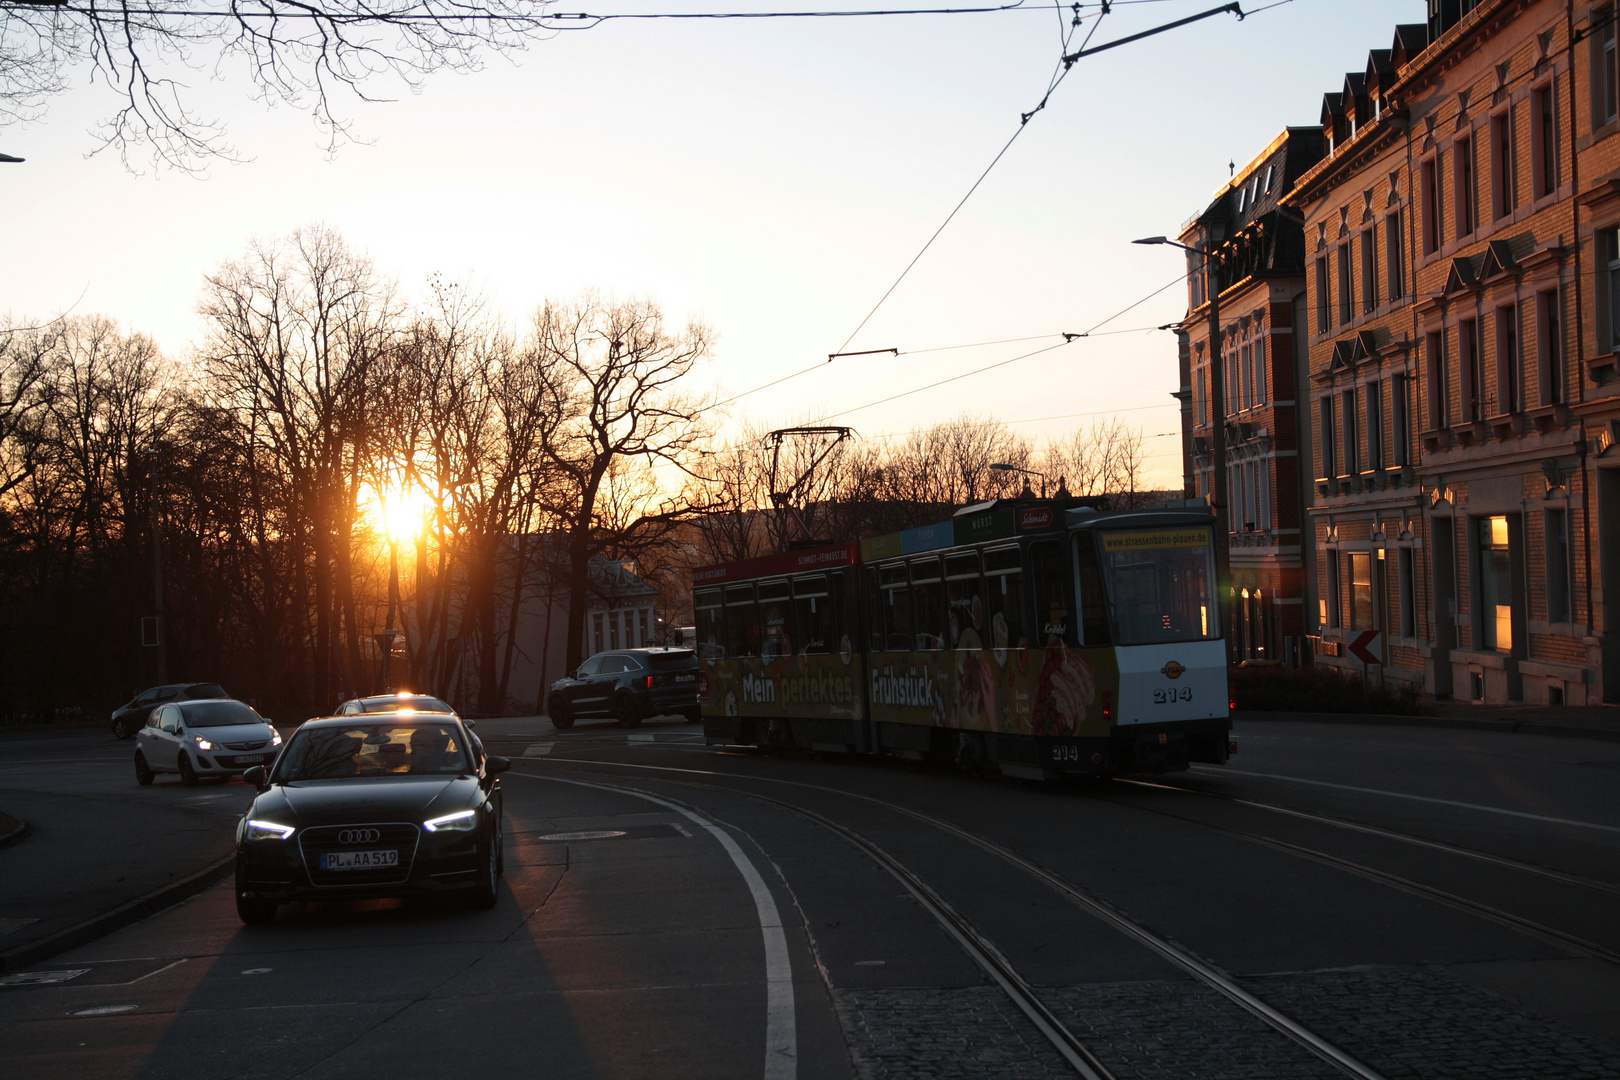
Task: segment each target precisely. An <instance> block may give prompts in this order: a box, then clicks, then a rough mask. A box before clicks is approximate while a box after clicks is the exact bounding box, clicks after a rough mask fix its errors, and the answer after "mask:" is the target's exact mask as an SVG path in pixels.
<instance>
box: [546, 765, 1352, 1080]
mask: <svg viewBox="0 0 1620 1080" xmlns="http://www.w3.org/2000/svg"><path fill="white" fill-rule="evenodd" d="M546 760H547V764H549V765H565V764H566V765H576V766H577V765H585V766H604V767H608V768H622V769H632V770H637V771H641V772H648V773H658V774H664V775H662V776H660V777H659V779H660V780H662V781H663V782H666V783H674V784H679V785H682V786H687V787H697V788H705V789H709V790H714V791H723V792H726V793H727V794H731V795H741V796H743V797H746V798H749V799H753V800H756V801H759V802H765V803H770V804H773V805H776V806H779V807H782V808H783V809H786V810H788V811H790V812H792V813H795V814H798V815H800V816H801V817H804V818H806V819H808V820H810V821H812V822H814V823H815V824H817V825H819V826H820V827H822V828H824V829H826V830H827V831H829V832H831V833H833V834H834V835H836V836H838V837H840V838H841V839H843V840H844V841H845V842H847V843H849V844H850V845H851V846H853V847H854V848H856V850H859V851H861V852H863V853H865V854H866V855H868V856H869V857H871V858H872V859H873V860H874V861H875V862H876V863H877V864H878V865H880V866H882V867H883V868H884V869H885V870H886V871H887V872H888V873H889V874H891V875H892V876H893V877H895V878H896V879H897V880H898V881H900V883H901V884H902V885H903V886H904V887H905V888H906V890H907V891H908V892H909V893H910V894H911V895H912V896H913V897H915V898H916V899H917V901H918V902H919V903H920V904H921V905H922V906H923V907H924V909H925V910H927V911H928V912H929V913H930V914H931V915H932V916H933V917H934V919H935V920H936V921H937V922H938V923H939V924H940V926H941V927H942V928H943V929H944V930H945V932H946V933H947V935H949V936H950V937H951V938H952V939H953V940H955V941H956V942H957V944H958V945H959V946H960V947H961V948H962V949H963V950H964V952H965V953H966V954H967V955H968V956H969V957H970V958H971V959H972V960H973V961H974V963H975V964H977V965H978V966H979V967H980V968H981V970H983V971H985V973H986V974H987V975H988V976H989V977H990V979H991V981H992V982H994V983H995V984H996V985H998V986H999V987H1001V989H1002V990H1003V991H1004V992H1005V993H1006V994H1007V995H1008V997H1009V998H1010V999H1011V1000H1012V1002H1013V1003H1014V1005H1016V1006H1017V1007H1018V1009H1019V1010H1020V1011H1021V1012H1023V1013H1024V1015H1025V1016H1027V1017H1028V1018H1029V1019H1030V1021H1031V1022H1032V1023H1033V1024H1034V1025H1035V1027H1036V1028H1037V1030H1039V1031H1040V1032H1041V1034H1042V1035H1043V1036H1044V1037H1045V1038H1046V1039H1047V1040H1048V1041H1049V1042H1050V1043H1051V1044H1052V1046H1053V1048H1054V1049H1055V1050H1056V1051H1057V1052H1058V1053H1059V1054H1060V1055H1061V1056H1062V1057H1063V1058H1064V1060H1065V1061H1067V1062H1068V1063H1069V1065H1070V1066H1071V1067H1072V1068H1073V1069H1074V1071H1075V1072H1076V1073H1077V1074H1078V1075H1080V1076H1082V1077H1085V1078H1087V1080H1111V1077H1112V1074H1111V1073H1110V1072H1109V1071H1108V1070H1107V1069H1106V1067H1105V1066H1104V1065H1103V1064H1102V1063H1101V1062H1100V1061H1099V1060H1098V1059H1097V1057H1096V1055H1095V1054H1094V1053H1093V1052H1092V1051H1091V1050H1090V1049H1088V1048H1087V1047H1086V1046H1085V1045H1084V1044H1083V1043H1082V1042H1081V1041H1080V1040H1079V1039H1078V1038H1076V1037H1075V1036H1074V1034H1073V1033H1072V1032H1070V1031H1069V1030H1068V1029H1067V1028H1065V1027H1064V1026H1063V1025H1062V1023H1061V1022H1060V1021H1058V1019H1057V1018H1056V1016H1055V1015H1053V1013H1052V1012H1051V1010H1050V1009H1048V1008H1047V1007H1046V1006H1045V1005H1044V1004H1043V1003H1042V1002H1041V1000H1040V998H1039V995H1038V994H1036V992H1035V991H1034V989H1033V988H1032V987H1031V986H1030V985H1029V984H1028V982H1027V981H1026V980H1024V979H1023V977H1022V976H1020V975H1019V974H1018V972H1017V971H1016V970H1015V969H1014V968H1013V966H1012V964H1011V963H1010V962H1009V961H1008V960H1007V959H1006V957H1005V956H1004V955H1003V954H1002V953H1001V951H1000V950H998V949H997V948H996V947H995V945H994V943H993V942H992V941H991V940H990V939H989V938H988V937H987V936H986V935H985V934H984V933H983V932H982V931H980V930H979V929H978V928H976V927H974V926H973V925H972V924H971V923H970V922H968V920H966V919H964V918H963V917H962V916H961V914H960V913H958V912H957V911H956V910H955V909H954V908H952V907H951V905H950V904H949V903H948V902H947V901H946V900H945V899H944V898H943V897H942V896H941V895H940V894H939V893H938V891H937V890H935V889H934V888H933V887H931V886H930V885H928V883H927V882H925V881H924V880H923V879H922V878H920V877H919V876H918V875H917V874H916V873H915V872H914V871H912V870H911V869H910V868H909V867H907V866H906V865H905V864H904V863H902V862H900V861H899V860H898V859H896V858H895V857H894V856H893V855H892V854H890V853H889V852H887V851H885V850H884V849H883V848H882V847H881V846H879V845H878V844H876V843H875V842H873V841H872V840H871V839H870V838H868V837H866V836H864V835H863V834H861V833H859V832H858V831H856V830H854V829H852V828H850V827H849V826H847V825H845V824H843V823H841V822H838V821H834V820H833V819H831V818H829V817H827V816H826V815H824V814H821V813H818V812H817V811H815V810H812V809H809V808H808V807H805V806H802V805H799V804H797V803H794V802H791V801H788V800H786V799H778V798H774V797H772V796H770V795H764V794H761V793H759V792H756V791H747V790H742V789H739V788H738V787H736V786H733V785H732V784H727V783H719V782H715V781H721V780H725V781H739V780H740V781H750V780H752V781H756V782H762V783H769V784H775V785H781V786H787V787H793V788H799V789H805V790H812V791H818V792H823V793H826V794H831V795H838V796H843V797H845V798H848V799H853V800H858V801H860V802H864V803H867V804H869V805H873V806H877V807H881V808H883V809H885V810H888V811H890V812H892V813H895V814H899V815H901V816H903V817H906V818H909V819H911V820H913V821H916V822H919V823H921V824H924V825H927V826H929V827H931V828H933V829H936V830H938V831H941V832H944V833H946V834H947V835H949V836H951V837H953V838H955V839H957V840H960V841H962V842H965V843H967V844H970V845H972V846H973V847H975V848H977V849H979V850H981V851H984V852H986V853H987V854H990V855H992V856H994V857H995V858H997V859H1000V860H1002V861H1003V862H1005V863H1007V864H1009V865H1010V866H1012V867H1014V868H1015V869H1017V870H1019V871H1021V872H1022V873H1024V874H1027V875H1028V876H1030V877H1032V878H1034V879H1035V880H1037V881H1039V882H1041V883H1042V884H1044V885H1046V886H1047V887H1049V888H1051V889H1053V890H1055V891H1056V892H1057V893H1058V894H1059V895H1061V896H1062V897H1064V898H1065V899H1066V900H1068V901H1069V902H1071V903H1073V904H1074V905H1075V906H1076V907H1078V908H1080V909H1081V910H1083V911H1085V912H1086V913H1087V914H1089V915H1091V916H1093V917H1095V918H1097V919H1099V920H1101V921H1102V922H1103V923H1104V924H1106V925H1108V926H1110V927H1112V928H1113V929H1115V930H1117V931H1119V932H1120V933H1122V934H1124V935H1125V936H1126V937H1128V938H1130V939H1132V940H1134V941H1135V942H1137V943H1138V944H1140V945H1142V946H1144V947H1145V948H1147V949H1148V950H1149V951H1151V952H1152V953H1154V954H1155V955H1157V956H1158V957H1159V958H1161V959H1163V960H1165V961H1167V962H1169V963H1170V964H1171V965H1172V966H1173V967H1176V968H1178V969H1180V970H1181V971H1182V972H1183V973H1185V974H1187V975H1189V976H1191V977H1192V978H1194V979H1195V980H1197V981H1198V982H1200V983H1202V984H1203V985H1205V986H1207V987H1209V988H1210V989H1212V990H1214V991H1215V992H1216V993H1218V994H1220V995H1221V996H1222V997H1224V998H1225V999H1227V1000H1228V1001H1230V1002H1232V1003H1233V1004H1235V1005H1236V1006H1238V1007H1239V1008H1241V1009H1243V1010H1244V1011H1245V1012H1247V1013H1249V1014H1251V1015H1253V1016H1254V1017H1256V1018H1258V1019H1259V1020H1260V1021H1262V1022H1263V1023H1264V1024H1266V1025H1267V1026H1269V1027H1270V1028H1272V1029H1273V1030H1275V1031H1277V1032H1278V1033H1280V1034H1282V1035H1283V1036H1285V1037H1287V1038H1288V1039H1290V1040H1291V1041H1293V1042H1294V1043H1296V1044H1297V1045H1299V1046H1301V1047H1303V1048H1304V1049H1305V1050H1307V1051H1308V1052H1309V1053H1311V1054H1312V1055H1314V1056H1316V1057H1317V1058H1319V1059H1321V1060H1323V1061H1325V1062H1327V1063H1328V1064H1330V1065H1332V1066H1333V1067H1334V1068H1336V1069H1338V1070H1339V1071H1340V1072H1342V1073H1343V1074H1345V1075H1346V1076H1350V1077H1354V1078H1356V1080H1384V1078H1383V1076H1382V1074H1380V1073H1379V1072H1378V1071H1377V1070H1375V1069H1373V1068H1372V1067H1371V1066H1369V1065H1367V1064H1366V1063H1364V1062H1362V1061H1360V1060H1359V1059H1357V1058H1356V1057H1355V1056H1354V1055H1352V1054H1350V1053H1348V1052H1347V1051H1345V1050H1343V1049H1341V1048H1340V1047H1338V1046H1336V1045H1334V1044H1333V1043H1332V1042H1330V1041H1329V1040H1327V1039H1325V1038H1323V1037H1322V1036H1320V1035H1318V1034H1317V1033H1316V1032H1314V1031H1312V1030H1310V1029H1309V1028H1307V1027H1306V1026H1304V1025H1303V1024H1300V1023H1298V1022H1297V1021H1295V1020H1293V1019H1292V1018H1290V1017H1288V1016H1286V1015H1285V1014H1283V1013H1282V1012H1281V1011H1279V1010H1277V1009H1275V1008H1273V1007H1272V1006H1271V1005H1269V1004H1267V1003H1266V1002H1265V1001H1263V1000H1261V999H1260V998H1258V997H1256V996H1255V995H1254V994H1251V993H1250V992H1249V991H1247V990H1245V989H1244V988H1243V987H1242V986H1240V985H1239V984H1238V983H1237V982H1236V981H1235V980H1233V979H1232V978H1231V977H1230V976H1228V975H1226V974H1225V973H1224V972H1222V971H1220V970H1219V969H1218V968H1216V967H1215V966H1214V965H1212V964H1209V963H1207V962H1205V961H1204V960H1202V959H1200V958H1199V957H1197V956H1195V955H1193V954H1192V953H1191V952H1190V951H1188V950H1186V949H1184V948H1182V947H1181V946H1179V945H1177V944H1175V943H1174V942H1172V941H1169V940H1167V939H1166V938H1164V937H1162V936H1160V935H1158V934H1155V933H1153V932H1152V931H1151V930H1149V929H1148V928H1147V927H1145V926H1143V925H1142V924H1140V923H1138V922H1136V921H1135V920H1133V919H1131V918H1130V917H1129V916H1127V915H1125V914H1124V913H1123V912H1121V911H1119V910H1118V909H1116V908H1115V907H1113V906H1112V905H1110V904H1109V903H1107V902H1106V901H1104V900H1101V899H1100V898H1098V897H1095V896H1093V895H1092V894H1091V893H1090V892H1088V891H1087V890H1085V889H1082V888H1080V887H1079V886H1077V885H1075V884H1074V883H1072V882H1069V881H1067V880H1065V879H1064V878H1062V877H1061V876H1059V875H1057V874H1054V873H1052V872H1051V871H1050V870H1047V869H1046V868H1045V867H1042V866H1040V865H1039V864H1037V863H1034V862H1032V861H1030V860H1029V859H1026V858H1024V857H1023V856H1021V855H1019V854H1018V853H1016V852H1014V851H1012V850H1011V849H1009V848H1007V847H1005V846H1003V845H1001V844H998V843H996V842H995V841H993V840H990V839H987V838H985V837H982V836H979V835H977V834H975V833H972V832H970V831H968V830H966V829H963V828H961V827H960V826H957V825H955V824H954V823H952V822H949V821H946V820H944V819H942V818H939V817H936V816H934V815H931V814H927V813H923V812H921V811H918V810H914V809H912V808H910V807H906V806H902V805H899V804H898V803H893V802H889V801H888V800H885V799H879V798H876V797H874V796H870V795H865V794H861V793H858V792H851V791H846V790H841V789H838V788H833V787H828V786H826V785H821V784H810V783H805V782H803V781H794V780H783V779H778V778H768V777H755V776H739V775H737V774H733V773H724V772H719V771H716V770H707V769H689V768H680V767H676V766H662V765H648V764H641V763H633V762H618V761H604V760H599V759H582V758H564V757H556V756H553V757H550V758H548V759H546ZM547 771H549V770H547ZM597 775H600V774H597ZM699 777H707V778H710V779H708V780H704V779H697V778H699Z"/></svg>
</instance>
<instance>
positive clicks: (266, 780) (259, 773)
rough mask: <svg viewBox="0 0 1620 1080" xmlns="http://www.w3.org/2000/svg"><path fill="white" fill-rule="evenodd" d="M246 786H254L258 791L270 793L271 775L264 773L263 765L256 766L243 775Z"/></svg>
mask: <svg viewBox="0 0 1620 1080" xmlns="http://www.w3.org/2000/svg"><path fill="white" fill-rule="evenodd" d="M242 782H243V783H244V784H252V785H253V787H254V790H256V791H268V790H269V788H270V774H269V773H267V772H265V771H264V766H263V765H255V766H253V768H251V769H248V770H247V771H246V772H244V773H243V774H242Z"/></svg>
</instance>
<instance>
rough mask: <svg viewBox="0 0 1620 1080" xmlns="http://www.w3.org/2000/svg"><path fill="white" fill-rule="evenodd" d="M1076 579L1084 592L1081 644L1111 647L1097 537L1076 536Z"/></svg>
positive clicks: (1081, 598) (1090, 534)
mask: <svg viewBox="0 0 1620 1080" xmlns="http://www.w3.org/2000/svg"><path fill="white" fill-rule="evenodd" d="M1074 566H1075V578H1076V582H1077V584H1078V585H1079V589H1078V591H1079V593H1080V617H1079V622H1080V644H1082V645H1088V646H1090V647H1092V648H1096V647H1098V646H1100V645H1107V644H1108V609H1107V606H1106V604H1105V602H1104V600H1103V587H1102V571H1101V570H1099V569H1098V567H1097V535H1096V534H1095V533H1089V532H1082V533H1076V534H1075V536H1074Z"/></svg>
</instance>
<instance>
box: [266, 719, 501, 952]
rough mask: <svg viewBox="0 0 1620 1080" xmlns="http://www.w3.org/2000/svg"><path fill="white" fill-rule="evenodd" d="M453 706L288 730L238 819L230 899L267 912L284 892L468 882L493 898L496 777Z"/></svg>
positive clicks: (346, 893)
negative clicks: (448, 711)
mask: <svg viewBox="0 0 1620 1080" xmlns="http://www.w3.org/2000/svg"><path fill="white" fill-rule="evenodd" d="M510 765H511V762H509V761H508V760H507V759H506V758H503V757H496V756H495V755H493V754H490V755H486V754H484V752H483V749H482V747H480V746H479V745H478V743H477V741H476V740H474V739H473V738H472V737H471V733H470V732H468V730H467V728H466V727H465V726H464V725H463V724H462V722H461V721H460V720H459V719H457V718H456V717H454V716H447V715H444V714H442V713H441V714H439V715H431V714H429V715H424V714H422V713H396V714H394V715H364V716H345V717H333V718H330V719H323V720H311V721H309V722H308V723H306V724H304V725H303V726H302V727H300V728H299V729H298V730H297V731H296V732H294V733H293V735H292V737H291V738H290V739H288V740H287V745H286V747H285V748H284V749H283V750H282V753H281V756H280V757H279V758H277V759H276V763H275V765H274V766H272V767H271V769H270V770H269V771H268V772H267V771H266V770H264V769H263V768H258V769H250V770H248V772H247V773H246V774H245V775H244V776H243V779H244V780H246V781H247V782H248V783H250V784H252V785H253V786H254V787H256V788H258V790H259V794H258V795H257V797H255V798H254V800H253V804H252V805H251V806H249V807H248V810H247V813H246V814H244V815H243V817H242V821H241V823H240V824H239V825H238V826H237V830H236V911H237V914H238V915H240V916H241V918H242V921H243V922H247V923H265V922H270V921H272V920H273V919H275V917H276V907H277V906H278V905H279V904H281V903H283V902H286V901H289V900H341V899H351V898H356V899H358V898H364V897H376V896H405V895H410V894H423V893H456V892H461V893H465V894H466V895H467V896H468V897H469V898H470V899H471V900H472V902H473V903H474V904H475V905H476V906H478V907H493V906H494V904H495V899H496V892H495V890H496V879H497V878H499V877H500V876H501V873H502V872H503V870H504V869H505V866H504V860H503V859H502V856H501V839H502V835H503V829H502V822H501V789H500V781H499V780H498V779H496V774H497V773H501V772H505V771H506V769H507V768H509V767H510Z"/></svg>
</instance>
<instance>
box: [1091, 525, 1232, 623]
mask: <svg viewBox="0 0 1620 1080" xmlns="http://www.w3.org/2000/svg"><path fill="white" fill-rule="evenodd" d="M1211 539H1212V534H1211V532H1210V529H1209V527H1208V526H1207V525H1197V526H1189V527H1185V528H1179V529H1151V530H1146V531H1141V532H1107V533H1103V534H1102V570H1103V582H1104V584H1105V585H1106V586H1107V588H1108V597H1109V600H1110V602H1111V603H1112V605H1113V616H1114V640H1115V642H1116V643H1118V644H1120V645H1145V644H1149V643H1152V642H1156V641H1199V640H1202V639H1205V638H1218V637H1220V636H1221V630H1220V626H1219V624H1218V620H1217V618H1216V614H1217V612H1216V606H1215V604H1214V603H1213V602H1212V597H1213V595H1214V590H1213V589H1212V587H1211V584H1210V583H1211V582H1212V581H1213V580H1214V578H1215V571H1214V563H1213V561H1212V560H1213V558H1214V555H1213V551H1214V548H1213V545H1212V542H1211Z"/></svg>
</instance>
